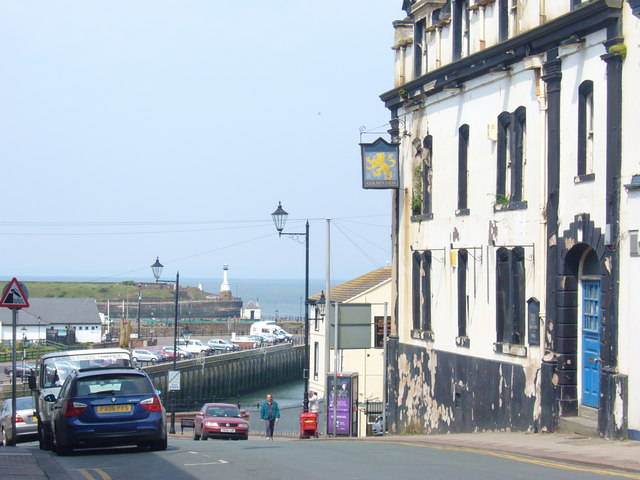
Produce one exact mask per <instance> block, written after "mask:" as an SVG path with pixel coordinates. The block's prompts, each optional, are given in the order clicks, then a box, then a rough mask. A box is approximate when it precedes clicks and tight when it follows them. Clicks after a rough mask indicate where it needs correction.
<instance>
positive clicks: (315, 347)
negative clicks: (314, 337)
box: [313, 342, 320, 380]
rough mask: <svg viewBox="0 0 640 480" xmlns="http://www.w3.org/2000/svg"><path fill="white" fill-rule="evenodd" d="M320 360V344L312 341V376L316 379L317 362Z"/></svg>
mask: <svg viewBox="0 0 640 480" xmlns="http://www.w3.org/2000/svg"><path fill="white" fill-rule="evenodd" d="M319 361H320V344H319V343H318V342H313V378H314V380H317V379H318V363H319Z"/></svg>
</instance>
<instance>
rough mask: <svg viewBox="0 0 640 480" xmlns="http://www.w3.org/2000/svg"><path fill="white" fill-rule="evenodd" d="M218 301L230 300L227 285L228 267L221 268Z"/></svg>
mask: <svg viewBox="0 0 640 480" xmlns="http://www.w3.org/2000/svg"><path fill="white" fill-rule="evenodd" d="M220 299H221V300H225V301H229V300H231V285H229V265H228V264H226V263H225V264H224V265H223V266H222V283H221V284H220Z"/></svg>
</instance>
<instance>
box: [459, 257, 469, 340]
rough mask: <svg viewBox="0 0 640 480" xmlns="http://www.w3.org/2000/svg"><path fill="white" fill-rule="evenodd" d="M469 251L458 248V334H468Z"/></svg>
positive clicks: (461, 335) (464, 335)
mask: <svg viewBox="0 0 640 480" xmlns="http://www.w3.org/2000/svg"><path fill="white" fill-rule="evenodd" d="M468 260H469V257H468V253H467V251H466V250H465V249H460V250H458V336H459V337H466V336H467V310H468V297H467V265H468V263H469V261H468Z"/></svg>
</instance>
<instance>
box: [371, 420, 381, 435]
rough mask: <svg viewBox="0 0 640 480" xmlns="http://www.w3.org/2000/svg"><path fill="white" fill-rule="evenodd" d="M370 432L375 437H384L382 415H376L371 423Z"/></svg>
mask: <svg viewBox="0 0 640 480" xmlns="http://www.w3.org/2000/svg"><path fill="white" fill-rule="evenodd" d="M371 430H372V432H373V434H374V435H375V436H380V435H384V432H383V431H382V415H378V416H377V417H376V421H375V422H373V425H372V427H371Z"/></svg>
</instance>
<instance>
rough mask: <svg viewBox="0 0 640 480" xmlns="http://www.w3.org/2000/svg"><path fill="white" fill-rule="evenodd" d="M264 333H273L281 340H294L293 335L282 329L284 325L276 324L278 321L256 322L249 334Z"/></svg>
mask: <svg viewBox="0 0 640 480" xmlns="http://www.w3.org/2000/svg"><path fill="white" fill-rule="evenodd" d="M263 333H268V334H269V335H273V336H275V337H276V338H278V339H279V341H281V342H290V341H292V340H293V335H291V334H290V333H287V332H285V331H284V330H283V329H282V327H280V326H278V325H277V324H276V322H273V321H261V322H254V323H252V324H251V329H250V330H249V335H262V334H263Z"/></svg>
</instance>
